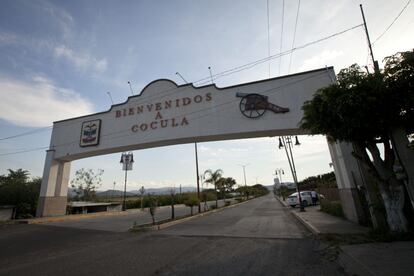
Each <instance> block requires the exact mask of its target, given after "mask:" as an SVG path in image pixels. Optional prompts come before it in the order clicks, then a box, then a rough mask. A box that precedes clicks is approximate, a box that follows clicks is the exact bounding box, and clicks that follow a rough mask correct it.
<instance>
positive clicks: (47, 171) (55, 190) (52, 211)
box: [36, 150, 70, 217]
mask: <svg viewBox="0 0 414 276" xmlns="http://www.w3.org/2000/svg"><path fill="white" fill-rule="evenodd" d="M54 155H55V151H54V150H48V151H47V153H46V160H45V167H44V170H43V178H42V185H41V188H40V195H39V202H38V205H37V210H36V216H37V217H49V216H61V215H65V214H66V205H67V194H68V184H69V174H70V162H65V161H59V160H56V159H54Z"/></svg>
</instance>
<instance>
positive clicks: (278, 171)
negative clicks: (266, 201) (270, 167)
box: [275, 168, 285, 185]
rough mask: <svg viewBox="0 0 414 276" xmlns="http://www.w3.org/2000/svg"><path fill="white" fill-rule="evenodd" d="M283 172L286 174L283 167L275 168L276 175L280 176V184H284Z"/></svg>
mask: <svg viewBox="0 0 414 276" xmlns="http://www.w3.org/2000/svg"><path fill="white" fill-rule="evenodd" d="M282 174H285V171H284V170H283V169H281V168H277V169H276V170H275V175H276V176H277V177H278V178H279V180H280V185H282V183H283V181H282Z"/></svg>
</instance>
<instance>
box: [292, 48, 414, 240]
mask: <svg viewBox="0 0 414 276" xmlns="http://www.w3.org/2000/svg"><path fill="white" fill-rule="evenodd" d="M413 54H414V53H413V52H407V53H405V54H397V56H398V58H397V57H396V56H393V57H390V58H387V59H386V63H385V69H384V73H377V74H367V73H365V72H364V71H363V70H361V68H360V67H359V66H358V65H355V64H354V65H352V66H351V67H349V68H348V69H343V70H341V71H340V72H339V74H338V76H337V79H338V82H337V83H334V84H332V85H330V86H328V87H325V88H322V89H320V90H318V91H317V93H316V94H315V95H314V97H313V99H312V100H310V101H307V102H305V104H304V105H303V108H302V109H303V111H304V117H303V119H302V121H301V124H300V126H301V128H303V129H306V130H308V131H310V132H311V133H312V134H325V135H327V137H328V139H330V140H331V141H345V142H350V143H352V144H353V146H354V156H355V157H356V158H358V159H359V160H360V161H361V163H362V164H363V165H364V168H365V169H366V171H367V172H368V173H369V174H370V175H371V176H372V178H373V179H374V180H375V182H376V184H377V185H378V189H379V192H380V195H381V198H382V201H383V203H384V207H385V211H386V218H387V222H388V225H389V227H390V230H391V231H393V232H406V231H407V230H408V229H407V227H408V224H407V219H406V216H405V215H404V212H403V207H404V185H403V182H402V181H400V180H399V179H397V176H396V174H395V173H394V166H395V165H396V164H397V163H396V158H397V157H398V156H396V154H395V153H396V152H395V151H394V150H393V149H395V148H398V147H399V145H397V144H395V140H396V137H401V136H405V140H407V136H406V133H405V132H406V131H410V130H412V129H413V123H414V121H413V114H414V112H413V111H414V104H413V103H414V101H413V95H414V94H413V87H414V82H413V77H414V70H413V68H414V66H413V65H414V63H413V60H414V59H413ZM399 67H403V68H404V69H401V68H400V69H398V70H397V69H396V68H399ZM403 71H404V73H401V72H403ZM406 71H407V72H408V73H407V72H406ZM397 72H398V73H397ZM399 73H401V74H400V75H399ZM400 80H402V81H401V82H402V83H403V84H401V82H400ZM401 129H402V130H403V131H401ZM398 130H399V134H400V136H398V135H396V132H397V131H398ZM407 141H408V140H407ZM378 144H381V148H382V149H383V154H381V153H380V148H379V147H378ZM368 152H369V154H368ZM412 154H413V153H412V152H411V153H410V154H409V155H411V156H412ZM400 161H401V160H400Z"/></svg>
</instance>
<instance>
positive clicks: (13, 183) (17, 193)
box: [0, 169, 42, 218]
mask: <svg viewBox="0 0 414 276" xmlns="http://www.w3.org/2000/svg"><path fill="white" fill-rule="evenodd" d="M8 172H9V173H8V174H7V175H0V205H15V206H16V217H17V218H30V217H33V216H35V214H36V208H37V202H38V199H39V192H40V184H41V182H42V179H41V178H33V179H31V180H30V179H29V172H28V171H26V170H22V169H18V170H11V169H9V170H8Z"/></svg>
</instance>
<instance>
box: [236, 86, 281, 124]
mask: <svg viewBox="0 0 414 276" xmlns="http://www.w3.org/2000/svg"><path fill="white" fill-rule="evenodd" d="M236 97H239V98H241V100H240V111H241V113H242V114H243V115H244V116H246V117H247V118H252V119H254V118H259V117H261V116H262V115H263V114H264V113H265V112H266V110H271V111H273V112H274V113H286V112H289V108H286V107H280V106H278V105H275V104H273V103H270V102H269V101H268V97H267V96H264V95H260V94H256V93H251V94H248V93H241V92H237V93H236Z"/></svg>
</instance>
